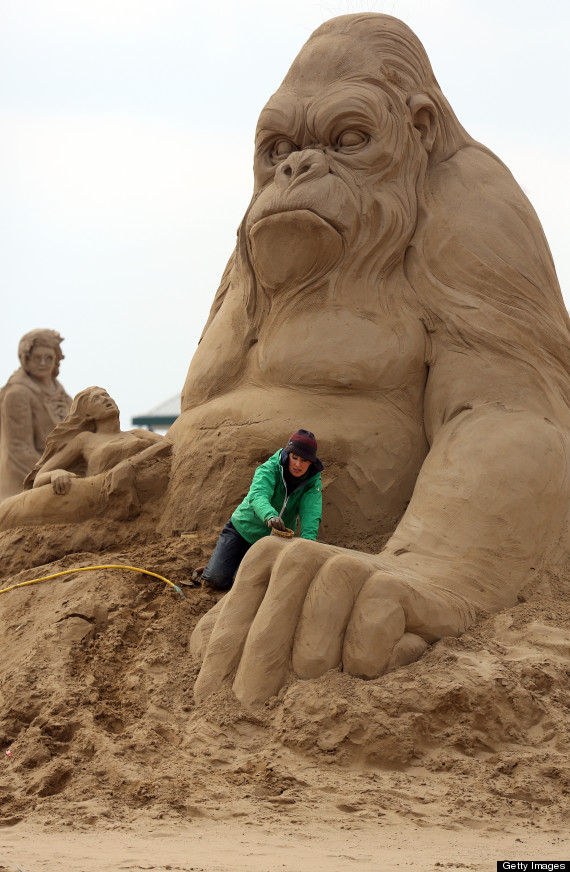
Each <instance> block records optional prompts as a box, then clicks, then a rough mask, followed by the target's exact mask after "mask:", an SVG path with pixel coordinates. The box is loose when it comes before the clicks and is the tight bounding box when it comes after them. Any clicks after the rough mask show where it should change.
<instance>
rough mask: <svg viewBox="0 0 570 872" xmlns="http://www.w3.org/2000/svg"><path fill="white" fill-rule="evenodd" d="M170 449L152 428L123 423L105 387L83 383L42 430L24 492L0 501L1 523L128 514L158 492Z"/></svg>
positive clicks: (164, 481) (125, 516)
mask: <svg viewBox="0 0 570 872" xmlns="http://www.w3.org/2000/svg"><path fill="white" fill-rule="evenodd" d="M171 449H172V446H171V444H170V442H168V440H166V439H165V438H164V437H162V436H159V435H158V434H157V433H152V432H149V431H148V430H128V431H126V432H125V431H122V430H121V429H120V426H119V410H118V408H117V405H116V403H115V401H114V400H113V399H112V398H111V397H110V396H109V394H108V393H107V391H105V390H104V389H103V388H99V387H90V388H86V389H85V390H83V391H81V392H80V393H79V394H77V396H76V397H75V398H74V400H73V403H72V405H71V409H70V410H69V414H68V415H67V416H66V418H65V419H64V421H63V422H62V423H60V424H59V425H58V426H57V427H55V429H54V430H53V431H52V432H51V433H50V435H49V436H48V439H47V443H46V449H45V451H44V453H43V455H42V457H41V458H40V459H39V461H38V462H37V464H36V466H35V467H34V469H33V470H32V471H31V472H30V474H29V475H28V476H27V478H26V481H25V483H24V486H25V490H24V492H23V493H21V494H18V495H16V496H13V497H10V498H8V499H7V500H5V501H4V502H3V503H2V504H1V505H0V530H6V529H9V528H11V527H16V526H30V525H37V524H73V523H78V522H80V521H85V520H87V519H89V518H92V517H97V516H101V515H104V516H105V517H107V518H113V519H115V520H124V519H128V518H132V517H135V516H137V515H138V514H139V513H140V511H141V506H142V505H143V504H144V503H145V502H147V501H151V500H153V499H156V498H157V497H159V496H161V495H162V493H163V492H164V490H165V488H166V484H167V481H168V472H169V466H170V461H169V455H170V453H171ZM164 458H167V459H166V460H164ZM161 459H162V462H161ZM165 463H166V466H165Z"/></svg>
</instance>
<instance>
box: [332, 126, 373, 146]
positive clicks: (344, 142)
mask: <svg viewBox="0 0 570 872" xmlns="http://www.w3.org/2000/svg"><path fill="white" fill-rule="evenodd" d="M367 142H368V137H367V136H366V135H365V134H364V133H360V131H358V130H344V131H343V132H342V133H341V134H340V136H339V137H338V138H337V140H336V148H337V149H342V150H344V149H353V148H358V147H359V146H362V145H366V143H367Z"/></svg>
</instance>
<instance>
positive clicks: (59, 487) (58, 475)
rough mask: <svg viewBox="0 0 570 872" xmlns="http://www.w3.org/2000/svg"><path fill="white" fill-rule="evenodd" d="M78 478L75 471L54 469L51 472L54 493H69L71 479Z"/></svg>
mask: <svg viewBox="0 0 570 872" xmlns="http://www.w3.org/2000/svg"><path fill="white" fill-rule="evenodd" d="M74 478H77V476H76V474H75V473H74V472H68V471H67V470H66V469H54V471H53V472H52V474H51V484H52V487H53V492H54V494H60V495H61V496H63V495H65V494H68V493H69V491H70V490H71V480H72V479H74Z"/></svg>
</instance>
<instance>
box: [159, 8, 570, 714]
mask: <svg viewBox="0 0 570 872" xmlns="http://www.w3.org/2000/svg"><path fill="white" fill-rule="evenodd" d="M254 171H255V188H254V193H253V198H252V201H251V203H250V205H249V207H248V209H247V212H246V214H245V217H244V219H243V222H242V224H241V226H240V229H239V233H238V242H237V247H236V251H235V254H234V255H233V257H232V259H231V260H230V263H229V265H228V267H227V269H226V272H225V274H224V276H223V279H222V284H221V287H220V289H219V291H218V293H217V295H216V298H215V300H214V304H213V307H212V311H211V315H210V318H209V320H208V323H207V325H206V329H205V331H204V334H203V337H202V340H201V343H200V345H199V347H198V350H197V352H196V354H195V356H194V358H193V360H192V362H191V365H190V369H189V372H188V378H187V381H186V385H185V389H184V393H183V414H182V415H181V417H180V418H179V420H178V422H177V423H176V425H175V426H174V428H173V430H171V434H170V435H171V436H172V438H173V439H174V441H175V445H176V457H175V463H176V469H175V472H174V476H173V479H172V481H171V491H170V503H169V507H168V510H167V514H166V519H165V523H166V524H167V525H168V524H171V525H172V526H175V525H178V526H180V522H181V519H185V520H186V521H187V522H188V523H193V524H197V525H198V527H209V528H210V529H216V528H218V527H220V526H221V525H222V524H223V522H224V521H225V520H226V519H227V517H228V516H229V514H230V511H231V510H232V509H233V507H234V506H235V505H236V504H237V502H238V500H239V499H240V498H241V496H242V495H243V493H244V492H245V490H246V489H247V485H248V482H249V479H250V476H251V470H252V467H253V465H254V464H255V463H256V462H261V461H262V460H264V459H266V457H267V456H269V454H270V453H272V452H273V451H274V450H275V447H276V446H278V445H280V444H283V443H284V440H286V438H287V436H288V435H289V433H290V432H291V431H292V430H293V429H295V428H296V427H298V426H303V427H307V428H310V429H311V430H313V431H314V432H315V433H316V434H317V436H318V439H319V454H320V456H321V457H323V459H324V460H325V463H326V471H325V479H324V481H325V487H324V527H323V528H322V529H323V537H322V538H324V539H325V540H326V541H327V542H332V543H335V545H334V546H333V545H325V544H322V543H312V542H305V541H302V540H294V541H293V542H292V543H286V544H284V543H283V542H282V541H281V540H275V539H274V538H273V537H270V538H269V539H266V540H264V541H262V542H260V543H258V544H257V545H256V546H254V547H253V548H252V549H251V551H250V552H249V553H248V556H247V557H246V560H245V561H244V563H243V564H242V568H241V569H240V573H239V575H238V578H237V581H236V584H235V586H234V588H233V589H232V591H231V592H230V593H229V594H228V595H227V596H226V597H224V599H223V600H222V602H221V604H220V605H221V608H218V607H217V608H216V610H215V611H214V612H213V613H212V614H211V615H209V616H208V615H207V616H206V617H205V618H204V619H203V622H202V624H201V625H199V628H198V629H197V631H196V632H195V635H194V640H193V644H194V649H195V650H198V649H202V653H203V654H204V662H203V664H202V669H201V673H200V676H199V678H198V681H197V684H196V696H197V698H198V699H202V698H204V697H206V696H207V695H208V694H209V693H210V692H212V691H213V690H215V689H216V688H218V687H219V686H220V684H221V683H222V682H223V681H224V680H226V679H227V678H228V677H231V676H233V675H234V673H235V670H236V669H237V673H236V674H235V678H234V683H233V687H234V691H235V693H236V694H237V695H238V697H239V698H240V699H241V700H242V701H243V702H245V703H246V704H249V703H255V702H258V701H261V700H264V699H266V698H267V697H268V696H270V695H271V694H274V693H276V692H277V691H278V689H279V687H280V686H282V684H283V683H284V682H285V681H286V680H287V676H288V674H289V669H290V668H291V666H292V668H293V669H294V671H295V673H296V674H297V675H298V676H300V677H315V676H318V675H320V674H322V673H323V672H324V671H326V670H327V669H330V668H333V667H339V666H342V668H343V669H344V670H345V671H347V672H349V673H351V674H353V675H356V676H362V677H376V676H378V675H380V674H382V672H383V671H385V670H387V669H391V668H393V667H395V666H397V665H399V664H402V663H406V662H410V661H411V660H413V659H415V658H417V657H418V656H419V654H420V653H421V652H422V651H423V650H424V648H425V646H426V644H428V643H430V642H433V641H434V640H437V639H439V638H441V637H442V636H445V635H459V634H460V633H461V632H463V631H464V630H465V629H466V628H467V627H468V626H469V624H470V623H471V622H472V621H473V620H474V618H475V616H476V614H477V612H478V611H479V610H486V611H492V610H497V609H499V608H502V607H505V606H508V605H512V604H513V603H514V602H515V601H516V597H517V592H518V591H520V589H521V587H522V586H523V585H524V584H525V583H527V582H528V581H529V579H531V578H532V576H533V573H536V572H538V571H539V570H540V569H541V567H542V566H543V565H544V564H545V562H546V561H552V560H554V559H556V556H557V554H559V553H560V550H561V549H562V548H564V547H565V529H566V512H567V504H568V493H569V487H568V484H569V477H568V445H569V433H570V430H569V425H570V414H569V404H568V400H569V390H570V378H569V341H568V340H569V323H568V317H567V313H566V310H565V308H564V305H563V302H562V298H561V295H560V290H559V287H558V284H557V279H556V274H555V270H554V266H553V263H552V259H551V255H550V252H549V249H548V245H547V242H546V240H545V238H544V235H543V232H542V229H541V227H540V224H539V222H538V219H537V217H536V215H535V213H534V211H533V209H532V207H531V205H530V203H529V202H528V200H527V199H526V197H525V196H524V194H523V193H522V191H521V189H520V188H519V186H518V185H517V183H516V182H515V180H514V179H513V177H512V175H511V174H510V172H509V171H508V169H507V168H506V167H505V166H504V165H503V164H502V163H501V161H500V160H499V159H498V158H497V157H496V156H495V155H494V154H492V153H491V152H490V151H489V150H488V149H487V148H485V147H484V146H482V145H480V144H479V143H477V142H475V141H474V140H473V139H472V138H471V137H470V136H469V135H468V134H467V133H466V132H465V130H464V129H463V128H462V127H461V125H460V124H459V122H458V120H457V119H456V117H455V115H454V113H453V111H452V110H451V108H450V106H449V104H448V103H447V101H446V99H445V97H444V96H443V94H442V92H441V90H440V88H439V86H438V84H437V81H436V79H435V77H434V75H433V72H432V70H431V66H430V63H429V60H428V58H427V56H426V53H425V51H424V49H423V47H422V45H421V44H420V42H419V41H418V39H417V38H416V37H415V35H414V34H413V33H412V32H411V31H410V30H409V29H408V28H407V27H406V26H405V25H404V24H403V23H402V22H401V21H399V20H397V19H395V18H392V17H390V16H386V15H375V14H362V15H348V16H343V17H340V18H336V19H333V20H331V21H329V22H327V23H325V24H323V25H322V26H321V27H320V28H319V29H318V30H317V31H315V33H313V35H312V36H311V37H310V39H309V40H308V42H307V43H306V44H305V46H304V47H303V49H302V50H301V52H300V54H299V55H298V57H297V58H296V60H295V61H294V63H293V65H292V67H291V69H290V71H289V73H288V74H287V76H286V77H285V80H284V82H283V84H282V85H281V87H280V88H279V90H278V91H277V93H276V94H274V95H273V96H272V97H271V99H270V100H269V102H268V103H267V105H266V106H265V108H264V109H263V111H262V113H261V117H260V120H259V125H258V129H257V134H256V149H255V164H254ZM213 488H215V490H213ZM372 533H374V534H375V535H378V536H380V535H389V534H391V535H390V536H389V538H388V541H387V543H386V544H385V547H384V548H383V549H382V550H381V551H380V553H378V554H375V555H370V554H367V553H363V552H362V551H360V552H359V551H354V550H348V549H345V548H342V547H338V546H339V545H350V546H352V547H354V545H355V544H357V543H358V542H362V543H363V545H362V547H364V548H366V543H368V544H369V543H370V542H371V541H372V539H371V535H372ZM212 627H213V629H212ZM210 632H211V635H210ZM208 637H209V642H208Z"/></svg>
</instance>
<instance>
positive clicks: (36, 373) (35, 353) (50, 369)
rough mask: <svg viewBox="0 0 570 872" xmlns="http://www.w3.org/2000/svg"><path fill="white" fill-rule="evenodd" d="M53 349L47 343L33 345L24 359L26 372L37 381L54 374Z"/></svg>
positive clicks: (54, 358) (54, 360)
mask: <svg viewBox="0 0 570 872" xmlns="http://www.w3.org/2000/svg"><path fill="white" fill-rule="evenodd" d="M55 364H56V357H55V351H54V350H53V348H50V347H49V346H48V345H34V347H33V348H32V350H31V351H30V353H29V355H28V357H27V359H26V372H27V373H28V375H30V376H32V378H34V379H37V380H39V381H41V380H43V379H45V378H48V377H51V376H53V374H54V370H55Z"/></svg>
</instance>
